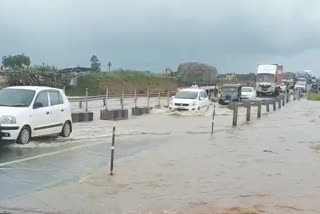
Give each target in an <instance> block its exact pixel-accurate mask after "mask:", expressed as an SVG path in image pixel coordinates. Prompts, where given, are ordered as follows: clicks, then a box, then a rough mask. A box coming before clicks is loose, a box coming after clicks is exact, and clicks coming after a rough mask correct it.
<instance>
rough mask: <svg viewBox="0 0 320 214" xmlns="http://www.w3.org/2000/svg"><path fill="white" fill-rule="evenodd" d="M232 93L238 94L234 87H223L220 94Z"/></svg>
mask: <svg viewBox="0 0 320 214" xmlns="http://www.w3.org/2000/svg"><path fill="white" fill-rule="evenodd" d="M230 92H231V93H232V92H238V88H235V87H223V88H222V93H230Z"/></svg>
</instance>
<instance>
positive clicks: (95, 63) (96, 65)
mask: <svg viewBox="0 0 320 214" xmlns="http://www.w3.org/2000/svg"><path fill="white" fill-rule="evenodd" d="M90 63H91V69H92V70H93V71H95V72H100V71H101V63H100V62H99V59H98V57H97V56H96V55H93V56H92V57H91V58H90Z"/></svg>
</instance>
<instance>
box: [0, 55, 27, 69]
mask: <svg viewBox="0 0 320 214" xmlns="http://www.w3.org/2000/svg"><path fill="white" fill-rule="evenodd" d="M2 64H3V66H4V67H6V68H23V67H29V66H30V64H31V60H30V57H28V56H25V55H24V54H20V55H14V56H11V55H9V56H4V57H2Z"/></svg>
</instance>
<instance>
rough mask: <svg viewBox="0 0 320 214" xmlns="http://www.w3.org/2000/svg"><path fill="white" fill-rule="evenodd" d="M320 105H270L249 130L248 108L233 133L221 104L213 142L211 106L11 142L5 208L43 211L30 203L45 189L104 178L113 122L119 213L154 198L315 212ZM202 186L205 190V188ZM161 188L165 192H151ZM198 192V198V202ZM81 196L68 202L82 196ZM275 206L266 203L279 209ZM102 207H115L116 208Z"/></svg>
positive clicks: (0, 185)
mask: <svg viewBox="0 0 320 214" xmlns="http://www.w3.org/2000/svg"><path fill="white" fill-rule="evenodd" d="M318 108H319V104H318V103H315V102H309V101H306V100H302V101H299V102H298V101H296V102H291V103H289V104H288V105H287V107H285V108H282V109H281V110H280V111H277V112H274V113H273V112H270V113H269V114H268V113H266V112H265V109H264V108H263V116H262V119H261V120H257V119H255V118H254V117H252V121H251V122H250V123H249V124H246V123H245V109H243V108H241V109H239V126H238V128H236V129H233V128H231V121H232V118H231V115H232V112H231V111H230V110H228V109H226V108H219V107H218V108H217V112H216V113H217V115H216V120H215V128H214V131H215V132H214V135H213V136H212V137H211V136H210V134H209V132H210V129H211V127H210V126H211V110H212V109H210V111H208V112H197V113H188V112H183V113H168V112H166V110H163V109H160V110H154V111H153V112H152V113H151V114H150V115H146V116H141V117H136V118H132V119H131V120H128V121H117V122H109V121H99V120H97V121H94V122H91V123H80V124H75V129H74V133H73V134H72V136H71V138H68V139H63V138H41V139H37V140H36V141H32V142H31V143H30V144H28V145H25V146H21V145H15V144H13V145H5V146H2V147H0V181H1V182H0V189H1V192H0V211H1V207H8V206H9V205H10V204H11V203H13V204H15V205H14V206H15V207H16V206H18V207H23V208H24V207H28V203H27V202H30V206H32V207H33V208H34V207H38V206H39V207H41V206H44V205H43V204H42V203H40V202H39V201H38V202H36V201H33V200H32V198H33V196H34V192H35V191H37V192H38V193H37V194H40V196H41V197H47V196H45V193H44V191H45V192H46V191H54V189H55V187H56V186H59V185H61V184H64V185H67V184H68V183H71V184H72V183H73V182H75V181H76V183H78V181H79V180H83V178H84V177H87V176H89V177H90V174H92V173H95V172H97V171H101V170H102V171H104V172H107V171H108V170H107V169H108V165H109V158H110V143H111V138H110V136H111V130H112V126H114V125H115V126H116V127H117V134H118V137H117V142H116V166H115V167H116V168H115V170H116V173H117V171H118V170H119V171H120V172H119V179H120V182H123V183H124V184H125V185H126V186H127V187H128V190H126V191H125V192H127V193H128V196H125V195H123V194H124V192H123V191H119V189H118V188H120V186H117V185H116V186H111V187H110V188H112V189H113V190H112V191H114V192H118V193H114V194H115V195H113V198H115V200H116V205H115V206H119V207H120V204H122V205H121V207H123V209H124V210H126V209H129V208H130V209H131V208H132V209H134V208H135V207H134V204H138V203H140V202H141V201H144V200H145V201H146V202H145V203H147V202H148V203H151V204H153V203H155V199H156V198H162V200H161V201H162V202H163V206H173V205H174V206H184V205H185V204H186V203H188V201H195V202H194V203H196V204H197V203H200V202H201V201H206V203H210V202H215V201H219V202H221V203H222V201H221V200H220V199H221V198H226V199H227V198H230V197H231V198H233V197H240V196H241V195H268V194H269V195H273V198H274V196H276V197H280V196H281V197H284V198H285V199H283V200H285V201H286V202H287V198H288V197H295V198H297V200H302V202H304V203H303V205H304V206H307V201H303V199H304V197H305V196H308V197H307V198H308V200H311V202H312V201H313V200H314V198H315V197H317V192H318V191H316V189H317V188H318V185H317V180H319V179H320V174H319V173H317V171H316V168H317V167H320V166H319V165H318V164H317V163H318V162H319V161H318V160H319V158H320V157H319V156H318V153H317V151H318V150H317V148H318V147H319V146H320V142H319V140H318V139H319V137H318V136H316V135H314V133H317V128H316V127H319V124H320V123H319V122H320V121H319V119H320V117H319V115H318V113H317V109H318ZM252 111H253V112H255V111H256V109H255V108H253V109H252ZM252 114H253V115H255V113H252ZM302 130H303V132H302ZM192 172H197V173H192ZM140 173H141V174H140ZM163 173H164V174H163ZM121 175H125V177H121ZM305 175H306V176H305ZM146 176H147V177H146ZM159 176H160V177H159ZM163 176H164V177H166V179H165V178H164V177H163ZM199 176H200V177H199ZM160 178H162V179H165V180H166V182H164V180H159V179H160ZM123 179H125V181H123ZM126 179H128V180H126ZM146 179H147V180H146ZM199 179H200V180H199ZM267 179H270V180H269V181H268V180H267ZM103 180H104V179H103ZM199 181H200V184H201V185H203V186H201V187H199V186H197V182H198V183H199ZM163 182H164V183H163ZM277 182H278V183H277ZM254 183H256V185H253V184H254ZM262 183H264V185H262ZM151 184H152V185H151ZM184 184H185V185H187V184H188V185H187V186H188V188H187V186H184ZM99 185H100V184H99ZM105 185H107V184H105ZM157 185H160V186H157ZM220 187H221V188H220ZM226 187H228V188H226ZM149 188H151V189H149ZM153 188H157V191H156V192H153V190H152V189H153ZM199 188H200V189H199ZM234 188H235V189H234ZM302 188H304V189H305V192H303V189H302ZM67 189H68V188H67ZM76 189H77V188H76ZM120 189H121V188H120ZM139 189H140V190H141V189H142V190H143V192H140V191H139ZM295 189H296V191H300V193H299V192H295ZM59 191H62V192H63V190H61V189H60V190H59ZM108 191H109V190H108ZM173 191H174V193H173ZM301 191H302V192H301ZM62 192H60V194H63V193H62ZM192 192H193V193H194V195H195V196H196V197H192V195H193V194H192ZM122 193H123V194H122ZM147 193H148V194H149V193H150V194H149V196H148V197H147V195H148V194H147ZM52 194H53V195H55V199H52V198H51V200H53V201H54V200H57V203H58V202H59V199H58V198H59V196H58V195H57V194H54V193H52ZM64 194H65V193H64ZM73 194H76V195H79V194H80V195H83V193H81V192H74V193H73ZM73 194H71V195H70V197H74V196H76V195H73ZM97 194H98V193H97ZM141 194H142V195H141ZM146 194H147V195H146ZM129 196H132V197H131V199H130V200H129V198H128V197H129ZM133 196H134V197H133ZM48 197H49V196H48ZM281 197H280V198H281ZM26 198H27V199H28V200H26V203H24V202H23V201H25V199H26ZM49 198H50V197H49ZM133 198H134V199H133ZM147 198H149V199H147ZM179 198H180V199H179ZM192 198H193V199H192ZM219 198H220V199H219ZM178 199H179V200H178ZM248 199H250V197H249V196H248ZM70 200H72V199H70ZM75 200H76V199H75ZM86 200H88V201H89V202H90V203H96V202H95V201H90V199H86ZM269 200H271V199H270V198H269V199H268V200H267V199H266V201H267V202H268V203H271V202H270V201H269ZM129 201H130V202H129ZM170 201H171V202H170ZM89 202H88V203H89ZM100 202H101V201H100ZM100 202H99V203H100ZM224 202H225V201H224ZM238 202H239V201H238ZM238 202H237V203H238ZM38 203H39V204H38ZM47 203H48V204H51V202H50V201H49V202H47ZM75 203H81V202H79V201H75ZM101 203H102V202H101ZM104 203H106V205H105V206H107V207H112V205H111V204H109V203H111V202H104ZM118 203H119V204H118ZM228 203H230V202H227V204H228ZM117 204H118V205H117ZM200 204H201V203H200ZM96 205H97V207H99V206H100V205H99V206H98V204H96ZM149 205H150V204H149ZM51 206H53V205H51ZM59 206H60V204H59V205H57V206H56V207H58V208H57V209H58V210H59V211H60V210H61V211H62V212H63V211H66V210H64V209H67V208H68V209H70V207H68V206H67V205H65V204H63V205H62V204H61V207H59ZM145 206H147V204H145ZM310 206H311V207H312V206H314V207H315V209H316V210H317V209H318V207H317V206H315V205H310ZM310 206H309V207H310ZM9 207H10V206H9ZM11 207H12V206H11ZM80 207H81V206H80ZM59 208H61V209H59ZM82 208H84V207H82ZM298 208H299V209H300V207H298ZM46 209H48V208H46ZM87 211H88V210H87ZM96 211H97V212H95V213H100V212H99V210H96ZM318 211H320V209H319V210H318ZM88 212H89V211H88ZM74 213H77V211H75V212H74ZM115 213H117V212H115ZM305 213H308V212H305ZM310 213H312V212H310Z"/></svg>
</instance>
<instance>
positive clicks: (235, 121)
mask: <svg viewBox="0 0 320 214" xmlns="http://www.w3.org/2000/svg"><path fill="white" fill-rule="evenodd" d="M232 108H233V118H232V126H233V127H236V126H237V125H238V104H237V103H233V104H232Z"/></svg>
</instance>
